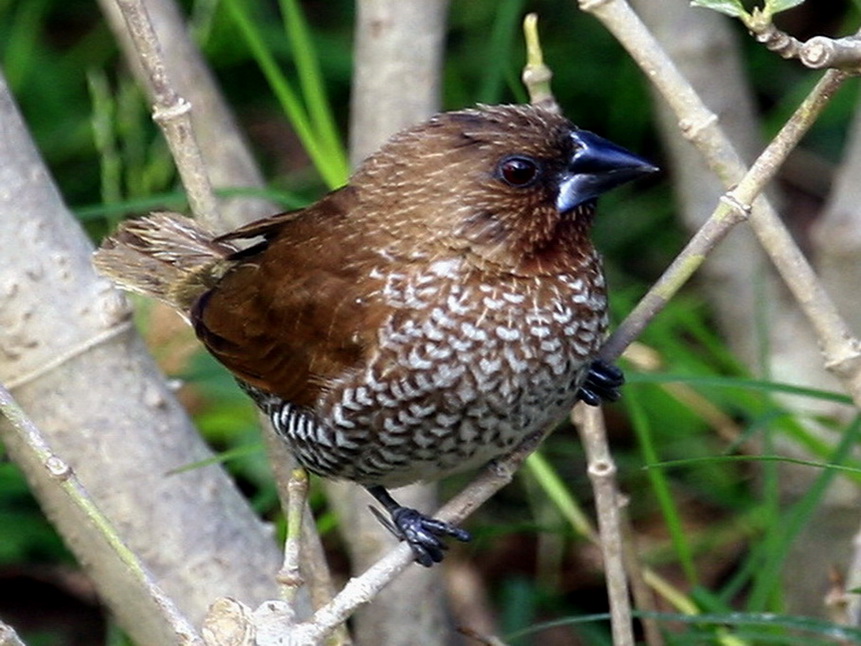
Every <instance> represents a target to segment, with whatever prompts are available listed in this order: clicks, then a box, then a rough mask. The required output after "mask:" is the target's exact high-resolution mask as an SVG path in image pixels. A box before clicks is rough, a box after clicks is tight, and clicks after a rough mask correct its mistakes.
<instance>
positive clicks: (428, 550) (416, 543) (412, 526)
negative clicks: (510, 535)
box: [368, 486, 472, 567]
mask: <svg viewBox="0 0 861 646" xmlns="http://www.w3.org/2000/svg"><path fill="white" fill-rule="evenodd" d="M368 491H369V492H370V494H371V495H372V496H373V497H374V498H376V499H377V500H378V501H379V502H380V504H382V505H383V506H384V507H385V508H386V511H388V512H389V518H386V516H385V515H384V514H383V513H381V512H380V511H378V510H377V509H376V508H374V507H371V511H372V512H374V515H375V516H376V517H377V520H379V521H380V523H382V525H383V527H385V528H386V529H388V530H389V531H390V532H391V533H392V534H394V535H395V536H396V537H397V538H398V539H400V540H402V541H406V542H407V543H408V544H409V546H410V548H411V549H412V551H413V555H414V556H415V560H416V562H417V563H419V564H421V565H424V566H425V567H430V566H431V565H433V564H434V563H439V562H440V561H442V559H443V557H444V556H445V551H446V550H447V549H448V546H447V545H446V544H445V543H444V542H443V541H442V539H443V538H445V537H446V536H451V537H452V538H455V539H457V540H459V541H464V542H465V541H469V540H471V538H472V537H471V536H470V534H469V532H467V531H466V530H463V529H461V528H459V527H455V526H454V525H452V524H450V523H447V522H445V521H442V520H437V519H436V518H430V517H428V516H425V515H424V514H423V513H421V512H420V511H417V510H415V509H412V508H410V507H404V506H402V505H400V504H398V502H397V501H395V499H394V498H392V496H391V495H390V494H389V492H388V491H386V490H385V489H384V488H383V487H379V486H373V487H368Z"/></svg>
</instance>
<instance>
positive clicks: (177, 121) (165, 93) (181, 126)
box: [116, 0, 219, 230]
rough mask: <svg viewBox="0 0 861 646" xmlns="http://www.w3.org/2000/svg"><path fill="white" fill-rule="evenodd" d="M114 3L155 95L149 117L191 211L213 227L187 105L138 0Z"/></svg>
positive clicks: (213, 208)
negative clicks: (159, 131) (167, 149)
mask: <svg viewBox="0 0 861 646" xmlns="http://www.w3.org/2000/svg"><path fill="white" fill-rule="evenodd" d="M116 3H117V6H118V7H119V8H120V11H121V12H122V14H123V18H124V20H125V21H126V25H127V26H128V31H129V35H130V36H131V38H132V42H133V43H134V45H135V48H136V49H137V51H138V58H139V60H140V62H141V64H142V65H143V67H144V69H145V70H146V75H147V78H148V79H149V83H150V86H151V88H152V93H153V96H154V98H155V105H154V106H153V119H154V120H155V121H156V123H158V125H159V126H160V127H161V129H162V131H163V132H164V136H165V139H166V140H167V143H168V146H170V152H171V155H172V156H173V159H174V161H175V162H176V167H177V170H178V171H179V174H180V177H181V178H182V184H183V186H184V187H185V191H186V194H187V195H188V204H189V207H190V208H191V212H192V213H193V214H194V215H195V217H197V218H198V219H199V220H200V222H201V224H203V225H204V226H207V227H210V228H212V229H213V230H216V228H217V225H218V223H219V218H218V203H217V201H216V199H215V194H214V193H213V191H212V185H211V184H210V181H209V175H208V173H207V172H206V167H205V166H204V163H203V156H202V155H201V153H200V147H199V146H198V145H197V140H196V139H195V136H194V129H193V128H192V125H191V104H190V103H189V102H188V101H186V100H185V99H184V98H183V97H181V96H179V94H178V93H177V92H176V90H174V89H173V86H172V85H171V83H170V80H169V79H168V76H167V72H166V71H165V65H164V58H163V56H162V53H161V47H160V46H159V43H158V38H157V36H156V33H155V30H154V29H153V26H152V23H151V22H150V19H149V15H148V14H147V10H146V7H145V6H144V3H143V2H142V0H116Z"/></svg>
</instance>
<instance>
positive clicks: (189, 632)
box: [0, 385, 203, 646]
mask: <svg viewBox="0 0 861 646" xmlns="http://www.w3.org/2000/svg"><path fill="white" fill-rule="evenodd" d="M0 414H2V415H3V416H4V417H6V419H8V420H9V422H10V423H11V425H12V426H13V428H15V430H16V431H17V432H18V434H19V436H20V437H21V439H22V440H23V441H24V443H25V445H26V446H27V448H28V449H29V450H30V451H31V452H32V453H33V455H35V456H37V457H38V459H39V460H40V461H41V463H42V466H43V467H44V469H45V471H46V472H47V473H48V474H50V476H51V477H52V478H53V479H54V481H55V482H57V485H58V487H59V489H60V490H62V491H64V492H65V493H66V494H67V495H68V497H69V500H70V501H71V503H72V504H73V505H74V506H75V507H77V508H78V509H79V510H80V511H81V512H82V514H83V516H84V517H85V518H86V519H87V521H88V522H90V523H92V524H93V525H94V526H96V527H97V528H98V532H99V535H100V536H102V537H103V538H104V540H105V541H106V542H107V543H108V544H109V545H110V546H111V548H113V550H114V552H115V553H116V554H117V556H118V557H119V559H120V561H121V563H122V564H123V566H124V567H125V568H126V569H127V570H128V572H130V573H131V574H132V575H133V576H134V578H135V579H136V581H137V582H138V584H139V585H140V586H141V587H142V588H143V589H144V590H146V592H147V594H148V596H149V598H150V599H152V600H153V602H154V603H155V604H156V605H157V606H158V608H159V611H160V612H161V615H162V617H163V618H164V620H165V622H166V623H167V625H169V626H170V627H171V630H172V631H173V632H174V634H175V635H176V637H177V640H178V641H177V643H179V644H187V645H194V646H202V644H203V641H202V640H201V638H200V636H199V635H198V634H197V632H196V631H195V629H194V627H193V626H192V625H191V622H189V621H188V619H186V618H185V616H184V615H183V614H182V613H181V612H180V611H179V609H178V608H177V607H176V605H175V604H174V603H173V601H172V600H171V598H170V597H168V596H167V595H166V594H165V593H164V591H163V590H162V589H161V588H160V587H159V586H158V584H157V583H156V582H155V578H154V577H153V576H152V574H151V573H150V572H149V570H148V569H147V568H146V566H145V565H144V564H143V562H142V561H141V560H140V559H138V557H137V555H136V554H135V553H134V552H133V551H132V550H131V549H129V547H128V546H127V545H126V544H125V543H124V542H123V540H122V539H121V538H120V535H119V533H118V532H117V530H116V528H114V526H113V525H112V524H111V521H110V520H109V519H108V518H107V516H105V515H104V514H103V513H102V512H101V510H100V509H99V508H98V507H97V506H96V503H95V502H94V501H93V499H92V498H91V497H90V494H89V493H88V492H87V490H86V489H85V488H84V486H83V484H81V481H80V480H78V477H77V476H76V475H75V473H74V471H73V470H72V468H71V467H70V466H69V465H68V464H67V463H66V462H65V461H64V460H63V459H62V458H60V457H59V456H58V455H57V454H56V453H54V451H53V450H52V449H51V447H50V445H49V444H48V441H47V440H46V439H45V436H44V435H43V434H42V432H41V431H40V430H39V429H38V428H37V427H36V425H35V424H34V423H33V422H32V421H31V420H30V418H29V417H27V415H26V413H25V412H24V411H23V410H22V409H21V407H20V406H18V404H17V403H16V402H15V399H14V398H13V397H12V395H11V393H10V392H9V391H8V390H7V389H6V388H5V387H3V386H2V385H0Z"/></svg>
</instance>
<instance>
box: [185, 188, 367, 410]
mask: <svg viewBox="0 0 861 646" xmlns="http://www.w3.org/2000/svg"><path fill="white" fill-rule="evenodd" d="M351 205H352V196H351V195H350V193H349V192H344V191H339V192H337V193H335V194H332V195H330V196H328V197H327V198H326V199H324V200H323V201H321V202H318V203H317V204H315V205H314V206H313V207H311V209H309V210H307V211H306V212H303V213H300V214H290V215H291V217H283V216H275V218H272V219H270V220H266V221H261V222H258V223H252V225H249V226H247V227H244V228H243V229H241V230H239V231H237V232H234V233H233V234H229V235H228V236H224V237H223V238H224V239H227V238H229V239H237V238H245V237H256V236H261V235H262V236H264V237H265V238H266V242H264V243H262V244H260V245H256V246H255V247H253V248H252V249H254V251H253V252H252V253H250V254H244V253H243V252H240V253H239V254H238V258H241V260H240V261H239V264H237V266H236V267H234V268H233V269H232V270H231V271H230V272H229V273H228V274H226V275H225V276H224V278H223V279H222V280H221V281H220V283H219V284H218V285H217V286H216V287H215V288H214V289H213V290H211V291H210V292H209V293H208V294H206V296H205V297H204V298H202V299H201V301H200V302H199V305H198V307H197V308H196V311H195V312H194V315H193V319H194V324H195V329H196V331H197V334H198V336H199V337H200V338H201V340H202V341H203V343H204V344H205V345H206V346H207V348H209V350H210V352H212V353H213V354H214V355H215V357H216V358H217V359H218V360H219V361H220V362H221V363H223V364H224V365H225V366H227V368H229V369H230V370H231V372H233V373H234V374H235V375H236V376H237V377H239V378H240V379H242V380H244V381H247V382H248V383H250V384H252V385H254V386H257V387H258V388H261V389H263V390H265V391H268V392H271V393H274V394H277V395H279V396H281V397H283V398H284V399H286V400H287V401H289V402H291V403H294V404H297V405H300V406H308V407H311V406H313V405H314V403H315V402H316V400H317V398H318V396H319V394H320V392H321V390H324V389H326V388H327V387H328V386H329V385H330V384H331V383H332V381H333V380H334V379H336V378H338V377H339V376H343V375H344V374H345V373H349V372H350V371H353V370H360V369H361V368H362V367H363V366H364V364H365V361H366V360H367V358H368V352H369V348H370V347H371V346H372V344H373V343H374V341H375V339H376V329H377V327H378V325H379V321H380V320H381V316H382V314H383V312H382V311H381V306H380V304H379V302H378V300H377V298H376V297H375V296H374V294H375V287H374V286H373V285H371V284H370V283H369V282H368V272H369V270H370V267H371V265H372V263H373V261H374V257H372V256H371V254H370V253H369V252H367V251H366V249H368V248H369V246H368V245H364V244H356V242H357V241H356V240H355V235H356V234H355V231H351V234H350V235H351V236H352V239H351V240H349V243H347V242H346V241H345V240H344V235H343V233H344V231H346V230H347V227H345V226H344V222H345V220H346V219H347V217H348V216H347V214H348V212H349V209H350V207H351ZM240 232H241V233H240Z"/></svg>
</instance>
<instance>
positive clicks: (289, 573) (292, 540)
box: [277, 467, 308, 614]
mask: <svg viewBox="0 0 861 646" xmlns="http://www.w3.org/2000/svg"><path fill="white" fill-rule="evenodd" d="M287 488H288V490H289V495H290V497H289V500H288V503H287V539H286V541H285V542H284V563H283V565H282V566H281V571H280V572H278V575H277V580H278V583H279V584H281V596H282V598H283V599H284V600H286V601H287V602H288V603H291V604H293V603H295V601H296V594H297V592H298V591H299V588H301V587H302V586H303V585H304V583H305V581H304V579H303V578H302V573H301V572H300V569H299V553H300V550H301V546H302V537H303V532H302V525H303V521H304V519H305V518H304V512H305V504H306V503H307V501H308V472H307V471H305V469H303V468H302V467H296V468H295V469H293V472H292V473H291V474H290V480H289V481H288V482H287ZM294 614H295V608H294Z"/></svg>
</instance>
